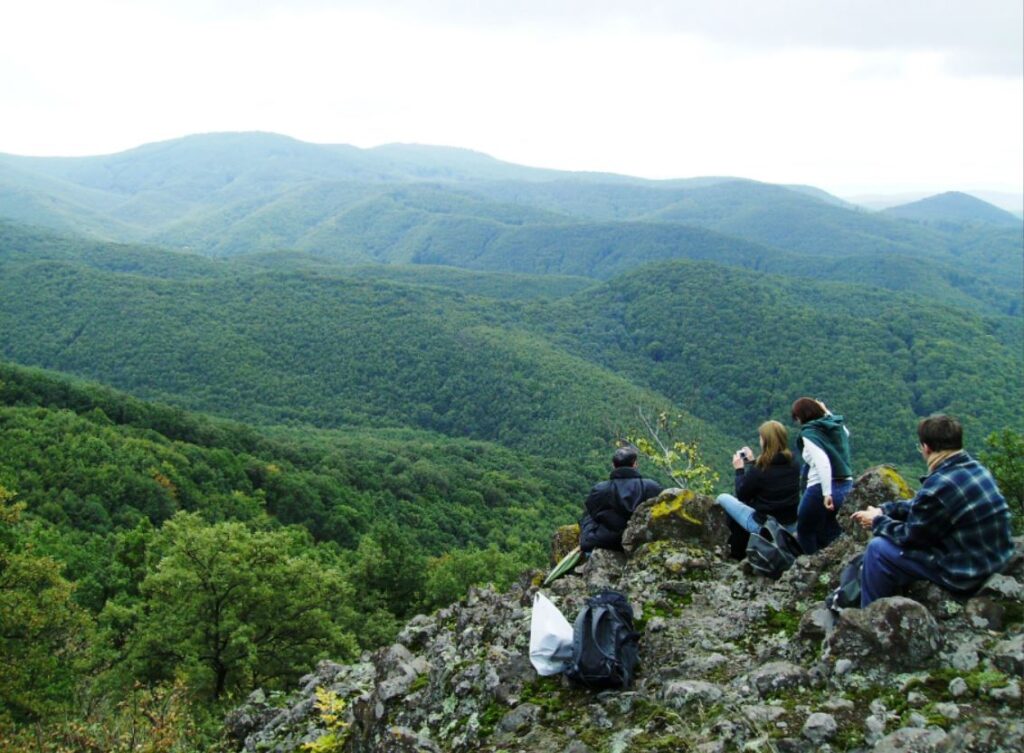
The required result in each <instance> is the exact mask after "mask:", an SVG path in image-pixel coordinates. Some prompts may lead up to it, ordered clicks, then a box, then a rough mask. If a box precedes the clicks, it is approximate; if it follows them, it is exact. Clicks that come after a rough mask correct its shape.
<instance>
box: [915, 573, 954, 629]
mask: <svg viewBox="0 0 1024 753" xmlns="http://www.w3.org/2000/svg"><path fill="white" fill-rule="evenodd" d="M907 597H909V598H911V599H913V600H914V601H916V602H918V603H919V604H921V605H922V606H923V607H924V608H925V609H927V610H928V611H929V612H931V614H932V616H933V617H935V619H937V620H948V619H951V618H953V617H956V616H957V615H959V614H962V613H963V611H964V605H965V604H966V603H967V600H966V599H962V598H960V597H957V596H954V595H953V594H951V593H950V592H949V591H947V590H945V589H944V588H941V587H939V586H937V585H936V584H934V583H932V582H931V581H928V580H918V581H914V582H913V583H911V584H910V585H909V586H908V587H907Z"/></svg>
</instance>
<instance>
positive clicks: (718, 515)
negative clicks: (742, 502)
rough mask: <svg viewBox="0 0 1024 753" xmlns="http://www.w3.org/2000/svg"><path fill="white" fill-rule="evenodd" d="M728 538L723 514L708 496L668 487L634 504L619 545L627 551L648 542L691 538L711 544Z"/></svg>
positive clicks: (691, 539)
mask: <svg viewBox="0 0 1024 753" xmlns="http://www.w3.org/2000/svg"><path fill="white" fill-rule="evenodd" d="M728 537H729V529H728V524H727V523H726V522H725V513H724V512H723V511H722V509H721V508H720V507H718V505H716V504H715V501H714V500H713V499H712V498H711V497H707V496H704V495H702V494H694V493H693V492H692V491H689V490H683V489H677V488H672V489H666V490H665V491H663V492H662V493H661V494H659V495H658V496H657V497H655V498H654V499H649V500H647V501H646V502H644V503H642V504H641V505H640V506H639V507H637V509H636V510H635V511H634V512H633V517H632V518H630V520H629V525H628V526H627V527H626V532H625V533H624V534H623V535H622V547H623V549H625V550H626V552H627V553H629V554H632V552H633V551H635V550H636V548H637V547H639V546H640V545H641V544H647V543H650V542H652V541H666V540H667V541H691V542H694V543H704V544H705V545H707V546H709V547H713V546H715V545H716V544H718V545H720V544H722V543H723V542H724V541H726V539H728Z"/></svg>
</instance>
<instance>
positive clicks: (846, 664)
mask: <svg viewBox="0 0 1024 753" xmlns="http://www.w3.org/2000/svg"><path fill="white" fill-rule="evenodd" d="M851 669H853V662H852V661H850V660H849V659H839V660H837V661H836V666H835V673H836V674H837V675H845V674H846V673H847V672H849V671H850V670H851Z"/></svg>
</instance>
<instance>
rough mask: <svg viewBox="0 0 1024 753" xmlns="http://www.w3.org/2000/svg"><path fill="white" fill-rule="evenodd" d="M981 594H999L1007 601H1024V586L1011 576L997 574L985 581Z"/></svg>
mask: <svg viewBox="0 0 1024 753" xmlns="http://www.w3.org/2000/svg"><path fill="white" fill-rule="evenodd" d="M979 593H980V594H982V595H984V594H997V595H998V596H1002V597H1003V598H1005V599H1013V600H1014V601H1024V584H1022V583H1021V582H1020V581H1018V580H1017V579H1016V578H1013V577H1010V576H1009V575H1005V574H999V573H997V574H995V575H993V576H992V577H991V578H989V579H988V580H987V581H985V585H984V586H982V587H981V589H980V590H979Z"/></svg>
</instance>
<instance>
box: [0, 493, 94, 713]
mask: <svg viewBox="0 0 1024 753" xmlns="http://www.w3.org/2000/svg"><path fill="white" fill-rule="evenodd" d="M12 499H13V494H11V492H9V491H8V490H7V489H5V488H4V487H2V486H0V723H2V722H3V721H5V720H13V721H20V722H31V721H36V720H38V719H40V718H45V717H47V716H48V715H50V714H53V713H55V712H56V711H58V710H59V709H60V708H61V705H62V702H63V701H64V699H66V698H67V696H68V695H70V694H71V693H72V692H73V690H74V688H75V683H76V681H77V680H78V678H79V674H80V673H81V672H82V671H83V669H84V664H83V653H84V652H83V649H84V646H85V643H86V642H87V640H88V638H89V632H90V630H91V627H92V624H91V620H90V618H89V616H88V615H87V614H86V613H85V612H84V611H83V610H82V609H80V608H79V607H77V606H76V605H75V604H74V602H73V601H72V598H71V597H72V592H73V590H74V585H73V584H72V583H71V582H69V581H68V580H66V579H65V578H63V577H62V576H61V573H60V564H59V563H58V562H56V561H55V560H53V559H51V558H49V557H45V556H40V555H38V554H36V553H35V552H34V551H33V549H32V547H31V546H30V545H29V544H28V542H27V541H26V538H27V536H26V531H25V530H24V529H25V526H24V524H23V523H22V521H21V512H22V509H23V507H22V505H15V504H11V500H12Z"/></svg>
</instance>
